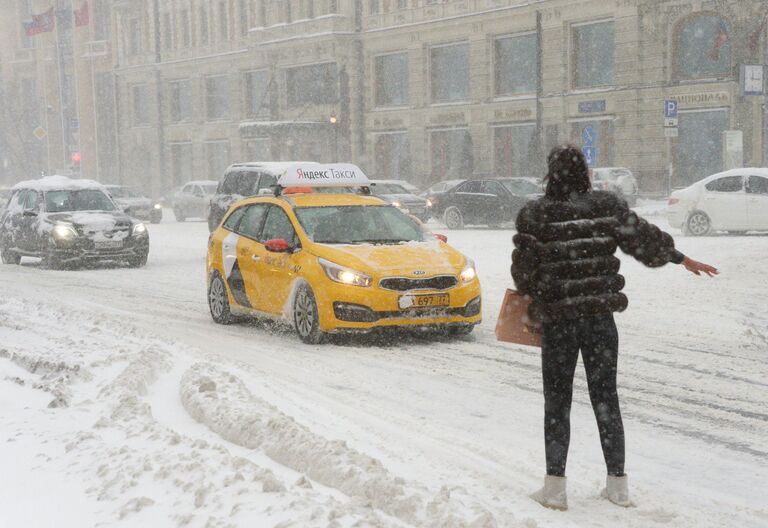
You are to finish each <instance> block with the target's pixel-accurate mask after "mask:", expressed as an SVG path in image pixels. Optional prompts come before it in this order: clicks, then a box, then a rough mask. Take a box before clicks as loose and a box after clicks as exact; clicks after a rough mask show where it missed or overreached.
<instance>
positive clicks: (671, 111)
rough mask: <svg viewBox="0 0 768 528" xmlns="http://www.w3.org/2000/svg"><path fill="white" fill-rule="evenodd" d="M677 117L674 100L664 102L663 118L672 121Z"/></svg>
mask: <svg viewBox="0 0 768 528" xmlns="http://www.w3.org/2000/svg"><path fill="white" fill-rule="evenodd" d="M676 117H677V101H675V100H674V99H667V100H666V101H664V118H665V119H674V118H676Z"/></svg>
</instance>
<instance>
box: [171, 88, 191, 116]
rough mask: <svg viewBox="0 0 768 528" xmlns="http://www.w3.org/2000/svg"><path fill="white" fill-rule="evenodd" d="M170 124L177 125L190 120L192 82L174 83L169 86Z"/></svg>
mask: <svg viewBox="0 0 768 528" xmlns="http://www.w3.org/2000/svg"><path fill="white" fill-rule="evenodd" d="M170 87H171V94H170V95H171V97H170V103H171V104H170V114H171V122H172V123H179V122H182V121H191V120H192V81H190V80H189V79H185V80H183V81H174V82H172V83H171V84H170Z"/></svg>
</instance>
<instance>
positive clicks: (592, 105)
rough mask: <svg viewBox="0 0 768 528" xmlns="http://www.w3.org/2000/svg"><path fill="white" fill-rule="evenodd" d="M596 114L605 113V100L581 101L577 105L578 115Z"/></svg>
mask: <svg viewBox="0 0 768 528" xmlns="http://www.w3.org/2000/svg"><path fill="white" fill-rule="evenodd" d="M598 112H605V99H600V100H598V101H582V102H580V103H579V113H580V114H596V113H598Z"/></svg>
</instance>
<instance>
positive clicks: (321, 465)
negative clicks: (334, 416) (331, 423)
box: [181, 363, 509, 528]
mask: <svg viewBox="0 0 768 528" xmlns="http://www.w3.org/2000/svg"><path fill="white" fill-rule="evenodd" d="M181 400H182V403H183V405H184V407H185V408H186V409H187V411H188V412H189V413H190V415H191V416H192V417H193V418H195V419H196V420H197V421H199V422H201V423H203V424H205V425H207V426H208V427H209V428H210V429H211V430H213V431H214V432H216V433H217V434H219V435H221V436H222V437H223V438H225V439H226V440H228V441H230V442H233V443H235V444H238V445H241V446H244V447H247V448H251V449H258V450H260V451H263V452H264V453H265V454H266V455H267V456H269V457H270V458H271V459H273V460H274V461H276V462H278V463H280V464H283V465H285V466H287V467H289V468H291V469H294V470H296V471H300V472H302V473H305V474H306V475H307V476H308V477H309V478H311V479H313V480H316V481H317V482H319V483H321V484H323V485H326V486H330V487H333V488H336V489H338V490H340V491H342V492H343V493H345V494H346V495H349V496H350V497H354V498H357V499H359V500H362V501H364V502H365V504H369V505H370V506H372V507H373V508H376V509H379V510H381V511H383V512H385V513H387V514H389V515H392V516H394V517H396V518H397V519H400V520H402V521H404V522H406V523H408V524H411V525H414V526H421V527H427V526H430V527H436V528H437V527H460V526H466V527H470V526H471V527H477V528H489V527H495V526H497V521H496V519H495V518H494V517H493V515H491V514H490V513H489V512H488V511H486V510H485V509H484V508H482V507H480V506H479V505H477V504H471V503H469V504H463V503H461V502H460V501H459V500H457V499H455V498H452V497H451V491H450V490H449V489H448V488H443V489H442V490H441V491H440V492H439V493H438V494H437V495H436V496H434V497H430V496H429V495H430V494H429V491H428V490H427V489H426V488H424V487H422V486H420V485H418V484H416V483H407V482H405V481H404V480H403V479H401V478H398V477H396V476H394V475H392V474H391V473H390V472H389V471H388V470H387V469H386V468H385V467H383V466H382V464H381V463H380V462H379V461H378V460H376V459H374V458H371V457H370V456H368V455H365V454H363V453H360V452H358V451H356V450H355V449H352V448H351V447H349V446H348V445H347V444H346V443H345V442H343V441H339V440H335V441H332V440H328V439H326V438H324V437H322V436H320V435H317V434H315V433H313V432H312V431H310V430H309V429H308V428H307V427H305V426H303V425H301V424H299V423H297V422H296V421H294V420H293V419H292V418H290V417H289V416H286V415H285V414H283V413H282V412H280V411H279V410H278V409H277V408H275V407H273V406H272V405H270V404H268V403H267V402H265V401H264V400H261V399H259V398H257V397H255V396H254V395H252V394H251V393H250V391H249V390H248V389H247V388H246V386H245V385H244V384H243V382H242V381H241V380H240V379H239V378H237V377H236V376H234V375H231V374H229V373H227V372H225V371H223V370H221V369H218V368H217V367H215V366H213V365H211V364H208V363H197V364H195V365H193V366H192V367H191V368H190V369H189V370H188V371H187V372H186V373H185V374H184V376H183V377H182V381H181ZM505 526H509V524H506V523H505Z"/></svg>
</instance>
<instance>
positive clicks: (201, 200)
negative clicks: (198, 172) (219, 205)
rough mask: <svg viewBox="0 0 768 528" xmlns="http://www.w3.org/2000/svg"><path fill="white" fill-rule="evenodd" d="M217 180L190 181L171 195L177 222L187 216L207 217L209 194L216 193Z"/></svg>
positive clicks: (209, 205)
mask: <svg viewBox="0 0 768 528" xmlns="http://www.w3.org/2000/svg"><path fill="white" fill-rule="evenodd" d="M218 185H219V182H217V181H212V180H202V181H191V182H188V183H186V184H184V185H183V186H182V187H181V189H179V190H177V191H176V193H175V194H174V195H173V214H174V216H175V217H176V220H177V221H178V222H183V221H184V220H186V219H187V218H203V219H207V218H208V212H209V209H210V207H211V203H210V202H211V196H213V195H214V194H216V187H218Z"/></svg>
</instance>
